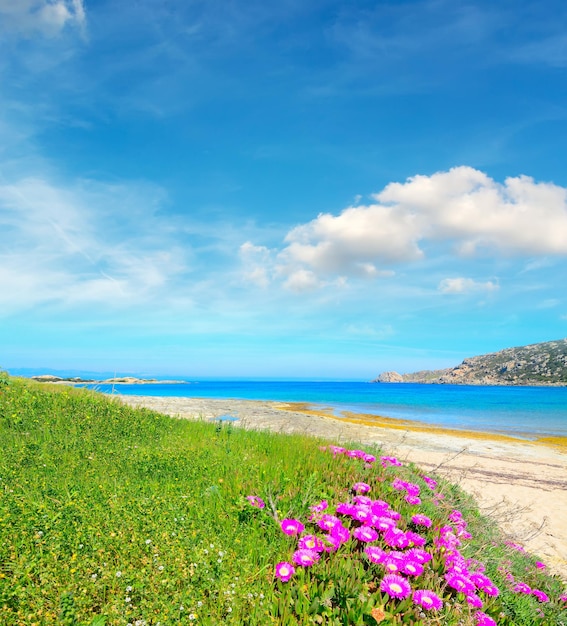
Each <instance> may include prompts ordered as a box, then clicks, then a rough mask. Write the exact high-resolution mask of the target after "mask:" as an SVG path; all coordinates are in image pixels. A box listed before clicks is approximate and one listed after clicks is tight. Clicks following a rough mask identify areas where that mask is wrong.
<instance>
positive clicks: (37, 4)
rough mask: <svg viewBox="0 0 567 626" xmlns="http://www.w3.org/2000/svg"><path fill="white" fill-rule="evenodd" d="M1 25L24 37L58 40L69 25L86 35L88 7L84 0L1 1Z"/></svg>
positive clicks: (2, 28)
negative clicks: (53, 38) (37, 36)
mask: <svg viewBox="0 0 567 626" xmlns="http://www.w3.org/2000/svg"><path fill="white" fill-rule="evenodd" d="M0 24H3V26H2V27H0V28H1V30H9V31H10V32H12V33H18V34H20V35H24V36H30V35H35V34H40V35H43V36H44V37H57V36H59V35H60V34H61V32H62V31H63V30H64V29H65V28H66V27H67V26H72V27H76V28H78V29H79V30H80V31H81V32H82V33H83V34H84V29H85V27H86V14H85V6H84V4H83V0H0Z"/></svg>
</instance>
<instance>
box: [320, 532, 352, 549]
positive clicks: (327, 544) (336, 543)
mask: <svg viewBox="0 0 567 626" xmlns="http://www.w3.org/2000/svg"><path fill="white" fill-rule="evenodd" d="M345 530H346V531H347V532H348V530H347V529H346V528H345ZM341 543H342V542H341V540H340V539H339V538H338V537H336V536H335V535H331V534H328V535H325V536H324V537H323V549H324V550H325V552H336V551H337V550H338V549H339V548H340V547H341Z"/></svg>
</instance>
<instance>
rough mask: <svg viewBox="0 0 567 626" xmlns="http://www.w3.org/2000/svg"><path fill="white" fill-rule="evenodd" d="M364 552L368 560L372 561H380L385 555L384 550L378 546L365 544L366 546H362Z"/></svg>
mask: <svg viewBox="0 0 567 626" xmlns="http://www.w3.org/2000/svg"><path fill="white" fill-rule="evenodd" d="M364 554H366V556H367V557H368V560H369V561H372V563H382V560H383V559H384V557H385V555H386V553H385V552H384V550H382V548H379V547H378V546H366V548H364Z"/></svg>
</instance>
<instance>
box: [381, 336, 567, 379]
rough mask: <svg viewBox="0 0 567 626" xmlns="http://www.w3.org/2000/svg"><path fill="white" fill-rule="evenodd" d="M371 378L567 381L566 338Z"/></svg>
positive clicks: (386, 373) (385, 373)
mask: <svg viewBox="0 0 567 626" xmlns="http://www.w3.org/2000/svg"><path fill="white" fill-rule="evenodd" d="M372 382H376V383H378V382H381V383H384V382H397V383H431V384H446V385H557V386H559V385H567V339H559V340H557V341H546V342H545V343H534V344H531V345H529V346H522V347H519V348H507V349H506V350H501V351H500V352H493V353H491V354H484V355H482V356H474V357H471V358H468V359H465V360H464V361H463V362H462V363H461V364H460V365H457V367H452V368H447V369H443V370H425V371H421V372H414V373H413V374H398V373H397V372H384V373H382V374H380V376H379V377H378V378H376V379H375V380H373V381H372Z"/></svg>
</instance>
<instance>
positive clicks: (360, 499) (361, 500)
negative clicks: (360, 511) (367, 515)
mask: <svg viewBox="0 0 567 626" xmlns="http://www.w3.org/2000/svg"><path fill="white" fill-rule="evenodd" d="M352 501H353V502H354V503H355V504H362V505H363V506H369V507H372V498H369V497H368V496H354V498H353V499H352Z"/></svg>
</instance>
